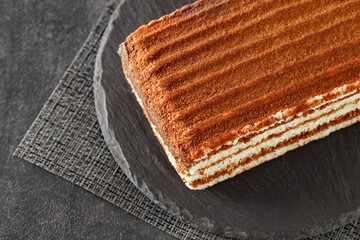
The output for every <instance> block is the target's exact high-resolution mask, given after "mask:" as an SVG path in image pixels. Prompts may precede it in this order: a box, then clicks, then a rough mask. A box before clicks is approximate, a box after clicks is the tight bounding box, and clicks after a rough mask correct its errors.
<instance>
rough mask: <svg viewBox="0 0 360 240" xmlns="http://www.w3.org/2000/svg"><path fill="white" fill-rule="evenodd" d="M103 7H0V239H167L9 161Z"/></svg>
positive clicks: (95, 1)
mask: <svg viewBox="0 0 360 240" xmlns="http://www.w3.org/2000/svg"><path fill="white" fill-rule="evenodd" d="M107 2H108V1H107V0H79V1H73V0H56V1H55V0H43V1H37V0H28V1H13V0H2V1H0V32H1V34H0V193H1V194H0V239H148V238H151V239H173V237H172V236H170V235H168V234H167V233H164V232H163V231H161V230H159V229H157V228H155V227H153V226H151V225H149V224H147V223H145V222H143V221H142V220H140V219H138V218H136V217H134V216H133V215H130V214H128V213H126V212H125V211H123V210H122V209H120V208H118V207H116V206H115V205H113V204H111V203H109V202H107V201H104V200H102V199H100V198H99V197H97V196H95V195H93V194H92V193H89V192H88V191H85V190H83V189H81V188H79V187H77V186H75V185H74V184H72V183H69V182H67V181H64V180H63V179H61V178H59V177H56V176H55V175H53V174H50V173H49V172H47V171H44V170H43V169H41V168H39V167H37V166H35V165H33V164H29V163H28V162H26V161H24V160H22V159H19V158H17V157H13V156H12V153H13V152H14V150H15V148H16V147H17V145H18V144H19V142H20V141H21V138H22V137H23V136H24V134H25V133H26V130H27V129H28V128H29V126H30V124H31V123H32V121H33V120H34V118H35V117H36V115H37V114H38V112H39V111H40V109H41V107H42V106H43V104H44V103H45V101H46V99H47V98H48V97H49V95H50V94H51V92H52V90H53V88H54V87H55V86H56V84H57V83H58V79H59V78H60V77H61V75H62V74H63V73H64V72H65V70H66V68H67V67H68V65H69V64H70V63H71V61H72V59H73V58H74V56H75V54H76V52H77V51H78V50H79V48H80V47H81V45H82V44H83V42H84V41H85V39H86V37H87V35H88V34H89V32H90V29H91V27H92V26H93V25H94V24H95V22H96V20H97V19H98V17H99V14H100V12H101V11H102V10H103V8H104V6H105V5H106V3H107Z"/></svg>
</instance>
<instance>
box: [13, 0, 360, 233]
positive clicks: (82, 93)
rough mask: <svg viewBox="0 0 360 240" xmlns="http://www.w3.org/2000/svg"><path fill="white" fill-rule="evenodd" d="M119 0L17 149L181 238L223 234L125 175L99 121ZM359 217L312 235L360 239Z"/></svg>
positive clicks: (108, 12)
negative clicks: (100, 58)
mask: <svg viewBox="0 0 360 240" xmlns="http://www.w3.org/2000/svg"><path fill="white" fill-rule="evenodd" d="M118 2H119V0H117V1H113V2H111V3H110V4H109V5H108V6H107V7H106V9H105V11H104V12H103V14H102V15H101V17H100V19H99V21H98V22H97V24H96V26H95V27H94V29H93V30H92V31H91V33H90V35H89V37H88V39H87V40H86V42H85V43H84V45H83V46H82V48H81V49H80V51H79V52H78V54H77V56H76V57H75V59H74V61H73V62H72V64H71V65H70V67H69V68H68V70H67V71H66V73H65V74H64V75H63V77H62V79H61V80H60V82H59V84H58V85H57V87H56V88H55V90H54V91H53V93H52V94H51V96H50V98H49V99H48V101H47V102H46V104H45V105H44V107H43V109H42V110H41V112H40V113H39V115H38V116H37V118H36V119H35V121H34V123H33V124H32V125H31V127H30V129H29V130H28V132H27V134H26V135H25V137H24V139H23V140H22V142H21V143H20V145H19V147H18V148H17V149H16V151H15V153H14V154H15V155H16V156H18V157H20V158H23V159H25V160H27V161H29V162H31V163H33V164H35V165H37V166H39V167H41V168H44V169H45V170H47V171H49V172H51V173H54V174H56V175H58V176H60V177H63V178H64V179H66V180H68V181H70V182H72V183H75V184H76V185H78V186H80V187H82V188H84V189H86V190H88V191H90V192H92V193H94V194H96V195H98V196H99V197H101V198H103V199H105V200H107V201H109V202H111V203H113V204H115V205H117V206H119V207H121V208H122V209H124V210H126V211H127V212H129V213H131V214H133V215H135V216H137V217H139V218H140V219H142V220H144V221H146V222H148V223H150V224H152V225H154V226H156V227H158V228H160V229H161V230H163V231H165V232H167V233H169V234H171V235H173V236H175V237H178V238H181V239H223V238H222V237H219V236H215V235H213V234H211V233H207V232H204V231H202V230H200V229H197V228H196V227H194V226H191V225H189V224H187V223H186V222H184V221H181V220H179V219H177V218H175V217H172V216H171V215H169V214H168V213H166V212H165V211H164V210H162V209H161V208H160V207H158V206H157V205H156V204H154V203H153V202H151V201H150V200H149V199H148V198H147V197H145V196H144V195H143V194H142V193H141V192H139V190H138V189H137V188H136V187H135V186H134V185H133V184H132V183H131V182H130V181H129V180H128V179H127V177H126V176H125V174H124V173H123V172H122V171H121V169H120V168H119V167H118V166H117V164H116V162H115V160H114V159H113V157H112V155H111V153H110V151H109V150H108V148H107V146H106V144H105V142H104V140H103V137H102V135H101V130H100V127H99V125H98V122H97V117H96V113H95V105H94V97H93V89H92V83H93V71H94V64H95V58H96V53H97V49H98V47H99V44H100V40H101V36H102V34H103V33H104V31H105V28H106V26H107V24H108V21H109V18H110V16H111V14H112V13H113V11H114V10H115V8H116V6H117V4H118ZM359 229H360V221H359V220H357V221H355V222H353V223H351V224H348V225H346V226H344V227H341V228H339V229H336V230H334V231H332V232H329V233H326V234H323V235H320V236H318V237H315V238H314V239H360V230H359Z"/></svg>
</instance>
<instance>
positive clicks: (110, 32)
mask: <svg viewBox="0 0 360 240" xmlns="http://www.w3.org/2000/svg"><path fill="white" fill-rule="evenodd" d="M192 2H193V1H190V0H182V1H179V0H167V1H163V0H152V1H146V0H132V1H122V2H121V4H120V5H119V7H118V8H117V9H116V11H115V13H114V15H113V16H112V21H111V23H110V25H109V27H108V29H107V31H106V32H105V34H104V39H103V41H102V44H101V46H100V51H99V53H98V57H97V61H96V70H95V80H94V92H95V102H96V109H97V115H98V118H99V122H100V126H101V129H102V131H103V135H104V137H105V140H106V142H107V144H108V146H109V148H110V150H111V152H112V154H113V155H114V157H115V159H116V161H118V163H119V164H120V166H121V168H122V169H123V170H124V172H125V173H126V174H127V176H128V177H129V179H130V180H131V181H132V182H133V183H134V184H135V185H136V186H137V187H138V188H139V189H140V190H141V191H142V192H143V193H145V194H146V196H148V197H149V198H150V199H152V200H153V201H155V202H156V203H157V204H159V205H160V206H162V207H163V208H165V209H167V210H168V211H169V212H170V213H172V214H174V215H176V216H178V217H181V218H183V219H185V220H187V221H189V222H190V223H192V224H195V225H196V226H198V227H200V228H202V229H204V230H207V231H210V232H213V233H217V234H221V235H224V236H233V237H239V238H261V239H262V238H286V239H289V238H298V237H305V236H311V235H315V234H319V233H321V232H324V231H328V230H331V229H333V228H335V227H336V226H340V225H341V224H345V223H347V222H349V221H351V220H353V219H355V218H357V217H359V216H360V208H359V207H360V184H359V183H360V124H356V125H354V126H352V127H349V128H346V129H344V130H341V131H338V132H336V133H334V134H332V135H330V136H329V137H327V138H325V139H323V140H320V141H316V142H313V143H310V144H308V145H307V146H305V147H302V148H300V149H297V150H295V151H292V152H289V153H287V154H286V155H284V156H282V157H280V158H278V159H276V160H273V161H270V162H268V163H265V164H263V165H262V166H260V167H257V168H255V169H253V170H250V171H248V172H245V173H243V174H240V175H239V176H236V177H234V178H233V179H230V180H228V181H225V182H223V183H220V184H217V185H215V186H214V187H211V188H209V189H206V190H204V191H193V190H189V189H188V188H186V187H185V185H184V183H183V182H182V181H181V179H180V178H179V176H178V175H177V173H176V172H175V170H174V169H173V167H172V166H171V164H170V163H169V162H168V160H167V157H166V155H165V153H164V151H163V150H162V147H161V145H160V144H159V142H158V141H157V139H156V138H155V136H154V135H153V133H152V130H151V128H150V125H149V123H148V122H147V119H146V118H145V116H144V115H143V113H142V110H141V108H140V106H139V104H138V103H137V101H136V98H135V96H134V95H133V93H132V91H131V88H130V86H129V85H128V83H127V82H126V80H125V78H124V75H123V73H122V67H121V60H120V57H119V56H118V55H117V53H116V51H117V49H118V46H119V44H120V43H121V42H123V41H124V39H125V37H126V36H128V35H129V34H130V33H131V32H133V31H134V30H136V29H137V28H138V27H139V26H140V25H143V24H146V23H148V22H149V21H151V20H153V19H157V18H159V17H161V16H162V15H164V14H167V13H170V12H172V11H173V10H175V9H177V8H180V7H182V6H183V5H185V4H189V3H192Z"/></svg>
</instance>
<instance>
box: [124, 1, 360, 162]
mask: <svg viewBox="0 0 360 240" xmlns="http://www.w3.org/2000/svg"><path fill="white" fill-rule="evenodd" d="M122 57H123V63H125V64H123V65H124V69H125V74H126V75H127V77H128V78H130V79H131V82H132V84H133V86H134V89H135V91H136V93H137V94H138V96H139V97H140V98H141V99H142V101H143V103H144V108H145V111H146V112H147V114H148V116H149V118H150V120H151V122H152V123H153V124H154V125H155V126H156V129H157V131H158V132H159V134H160V136H161V138H162V139H163V140H164V142H165V144H166V145H167V146H168V147H169V150H170V152H171V153H172V154H173V155H174V156H175V158H176V159H177V160H178V161H179V163H180V164H181V165H182V166H184V167H186V166H188V165H191V163H192V162H193V161H194V160H195V159H197V158H199V157H202V156H203V155H205V154H207V153H208V152H210V151H211V150H213V149H216V148H218V147H219V146H221V145H223V144H226V143H227V142H229V141H232V140H234V139H236V138H238V137H239V136H241V135H243V134H245V133H246V131H245V128H244V127H245V126H251V125H253V124H254V123H255V122H260V121H263V124H262V125H261V126H258V127H259V128H260V127H264V126H265V125H270V124H273V123H274V122H275V121H278V120H279V119H276V118H274V117H272V116H273V115H274V114H275V113H277V112H279V111H281V110H284V109H291V111H288V113H287V114H297V113H301V112H304V111H306V110H308V109H310V108H312V107H314V106H312V105H311V104H309V102H308V101H307V100H308V99H310V98H312V97H314V96H317V95H320V94H325V93H327V92H329V91H331V90H332V89H334V88H336V87H339V86H342V85H344V84H348V83H352V82H355V81H358V80H359V78H360V77H359V76H360V60H359V59H360V1H350V0H348V1H344V0H341V1H340V0H306V1H300V0H286V1H283V0H273V1H260V0H238V1H233V0H200V1H197V2H196V3H195V4H193V5H188V6H186V7H184V8H182V9H180V10H177V11H175V12H174V13H172V14H170V15H167V16H165V17H163V18H161V19H159V20H156V21H153V22H151V23H150V24H148V25H145V26H142V27H140V28H139V29H138V30H137V31H135V32H134V33H133V34H131V35H130V36H129V37H128V38H127V39H126V41H125V43H124V44H123V45H122ZM124 58H126V59H124ZM344 91H345V90H344ZM332 97H333V98H335V97H336V96H329V97H328V98H329V99H324V100H330V99H331V98H332ZM314 104H315V103H314ZM283 117H286V116H283Z"/></svg>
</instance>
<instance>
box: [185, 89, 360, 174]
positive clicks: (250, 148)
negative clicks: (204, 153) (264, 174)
mask: <svg viewBox="0 0 360 240" xmlns="http://www.w3.org/2000/svg"><path fill="white" fill-rule="evenodd" d="M359 99H360V94H355V95H353V96H351V97H347V98H345V99H342V100H338V101H337V102H334V103H332V104H330V105H328V106H327V107H325V108H324V109H321V110H316V111H314V112H313V113H312V114H308V115H307V116H306V117H305V116H300V117H298V118H296V119H294V120H293V121H290V122H287V123H285V124H281V125H279V126H277V127H275V128H273V129H270V130H268V131H265V132H263V133H261V134H258V135H256V136H255V137H253V138H251V139H250V140H249V141H248V142H246V143H243V142H239V143H238V144H236V145H234V146H232V147H231V148H229V149H227V150H223V151H221V152H219V153H217V154H214V155H212V156H211V157H210V158H209V159H208V160H204V161H201V162H198V163H197V164H196V165H194V166H193V167H192V168H191V169H190V174H191V175H194V176H195V174H197V175H198V174H199V173H198V172H199V170H201V169H203V168H206V167H208V166H210V165H211V164H213V163H216V162H217V161H219V160H220V159H223V158H226V157H227V156H230V155H233V154H235V153H236V152H238V151H240V150H241V149H245V148H247V149H245V150H244V151H242V152H241V153H240V154H238V155H236V156H237V158H241V159H242V158H245V157H248V156H251V155H254V154H257V153H259V152H260V151H261V148H268V147H272V146H274V144H277V142H279V141H283V140H284V139H285V138H291V137H292V136H293V135H294V134H298V132H299V131H307V129H310V128H311V127H317V126H318V125H317V124H324V123H326V121H330V120H331V119H332V118H336V117H338V116H341V115H343V114H345V113H347V111H349V110H350V111H351V109H353V106H350V105H349V106H347V105H348V104H349V103H353V102H354V101H358V100H359ZM338 109H341V111H338V112H335V113H333V114H332V115H329V116H326V117H327V118H321V120H322V122H320V123H317V121H316V122H315V121H314V122H310V123H307V124H305V125H303V126H301V128H300V129H298V128H296V127H297V126H299V125H301V124H303V123H304V122H306V121H309V120H311V119H315V118H319V117H320V116H322V115H325V114H327V113H329V112H331V111H335V110H338ZM293 128H294V129H293ZM289 129H291V130H289ZM288 130H289V131H288ZM285 131H287V132H285ZM283 132H285V134H283V135H281V136H278V137H274V138H272V139H271V141H265V142H263V141H264V140H266V139H267V138H268V137H270V136H271V135H273V134H281V133H283ZM259 143H261V144H260V145H258V144H259ZM254 146H256V147H254ZM233 161H236V159H234V160H233ZM224 165H225V161H222V162H220V163H218V164H216V165H214V166H211V167H209V168H207V169H206V170H205V171H204V175H211V174H212V173H213V172H214V171H216V170H217V169H218V168H219V167H220V168H222V167H224ZM218 166H219V167H218Z"/></svg>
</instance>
